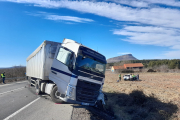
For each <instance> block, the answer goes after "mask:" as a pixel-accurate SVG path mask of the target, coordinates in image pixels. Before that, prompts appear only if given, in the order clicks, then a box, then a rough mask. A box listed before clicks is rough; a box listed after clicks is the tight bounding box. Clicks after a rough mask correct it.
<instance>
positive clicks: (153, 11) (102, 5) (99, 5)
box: [6, 0, 180, 56]
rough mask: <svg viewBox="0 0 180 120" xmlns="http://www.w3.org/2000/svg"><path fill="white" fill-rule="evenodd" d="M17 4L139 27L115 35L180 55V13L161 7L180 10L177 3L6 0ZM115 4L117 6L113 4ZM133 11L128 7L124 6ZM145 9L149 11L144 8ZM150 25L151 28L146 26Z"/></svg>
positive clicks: (153, 0) (159, 0)
mask: <svg viewBox="0 0 180 120" xmlns="http://www.w3.org/2000/svg"><path fill="white" fill-rule="evenodd" d="M6 1H9V2H16V3H28V4H33V5H34V6H38V7H45V8H67V9H71V10H75V11H79V12H82V13H91V14H95V15H98V16H103V17H106V18H109V19H113V20H117V21H123V22H124V21H125V22H128V23H137V24H138V26H131V25H130V24H127V26H125V27H124V28H122V29H117V30H113V34H116V35H123V36H126V39H124V41H127V42H130V43H134V44H147V45H156V46H165V47H169V48H171V49H173V51H169V52H167V53H166V54H165V55H166V56H169V55H170V54H172V55H173V56H174V55H175V54H174V53H178V52H179V50H180V22H179V20H180V10H179V9H176V8H171V7H162V6H159V5H158V4H163V5H168V6H176V7H180V2H179V1H176V0H105V1H112V2H97V0H91V1H83V0H79V1H71V0H57V1H51V0H6ZM113 2H114V3H113ZM123 4H124V5H129V6H133V7H137V8H133V7H127V6H124V5H123ZM144 7H145V8H144ZM45 18H46V19H51V20H66V21H67V20H69V21H74V22H78V21H79V22H82V21H83V22H85V21H86V22H90V21H91V19H89V20H90V21H89V20H88V19H86V18H83V19H79V18H76V17H74V16H58V15H48V16H46V17H45ZM144 25H148V26H144Z"/></svg>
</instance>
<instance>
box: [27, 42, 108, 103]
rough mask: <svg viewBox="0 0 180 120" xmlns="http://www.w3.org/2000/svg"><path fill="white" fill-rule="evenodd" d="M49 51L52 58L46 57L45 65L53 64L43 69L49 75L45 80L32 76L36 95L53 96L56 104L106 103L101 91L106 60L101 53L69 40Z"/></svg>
mask: <svg viewBox="0 0 180 120" xmlns="http://www.w3.org/2000/svg"><path fill="white" fill-rule="evenodd" d="M46 46H47V45H46ZM44 49H45V48H44ZM48 50H49V51H50V52H46V53H47V54H49V55H48V56H49V57H45V58H44V59H45V60H44V62H45V63H46V62H48V61H51V62H48V65H44V67H43V68H46V69H45V70H44V71H43V72H42V73H48V74H46V76H45V75H44V79H45V80H44V79H40V78H35V77H29V78H30V80H32V81H35V82H34V85H35V88H36V91H37V94H39V93H42V92H44V93H47V94H50V96H51V98H52V100H53V101H54V102H56V103H59V102H63V101H64V102H69V103H75V104H82V105H91V106H94V105H95V104H96V102H97V101H101V102H102V103H103V104H105V102H104V95H103V93H102V91H101V90H102V87H103V84H104V79H105V68H106V58H105V57H104V56H103V55H102V54H100V53H98V52H96V51H95V50H92V49H90V48H88V47H86V46H84V45H82V44H80V43H77V42H75V41H73V40H70V39H64V40H63V42H62V43H61V44H56V45H54V46H53V45H51V47H50V48H49V49H47V50H46V51H48ZM45 55H46V54H45ZM45 55H44V56H45ZM31 56H33V55H31ZM31 56H30V57H29V59H30V58H31ZM29 59H28V60H29ZM46 64H47V63H46ZM29 66H30V65H29ZM29 68H30V67H29ZM29 68H28V67H27V70H28V69H29ZM47 75H48V76H47ZM31 76H32V75H31Z"/></svg>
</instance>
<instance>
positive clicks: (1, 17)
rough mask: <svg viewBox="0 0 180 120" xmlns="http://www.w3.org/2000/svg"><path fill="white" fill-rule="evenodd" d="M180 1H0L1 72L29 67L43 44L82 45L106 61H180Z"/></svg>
mask: <svg viewBox="0 0 180 120" xmlns="http://www.w3.org/2000/svg"><path fill="white" fill-rule="evenodd" d="M179 21H180V1H177V0H163V1H162V0H103V1H102V0H89V1H88V0H73V1H71V0H38V1H37V0H0V44H1V47H0V52H1V57H0V67H11V66H15V65H26V58H27V57H28V56H29V55H30V54H31V53H32V52H33V51H34V50H35V49H36V48H37V47H38V46H39V45H40V44H41V43H42V42H43V41H44V40H51V41H56V42H62V41H63V39H64V38H69V39H73V40H75V41H77V42H81V43H82V44H84V45H85V46H88V47H90V48H92V49H94V50H98V51H99V52H100V53H102V54H104V55H105V56H106V58H107V59H108V58H111V57H116V56H120V55H123V54H128V53H131V54H133V56H135V57H136V58H137V59H180V22H179Z"/></svg>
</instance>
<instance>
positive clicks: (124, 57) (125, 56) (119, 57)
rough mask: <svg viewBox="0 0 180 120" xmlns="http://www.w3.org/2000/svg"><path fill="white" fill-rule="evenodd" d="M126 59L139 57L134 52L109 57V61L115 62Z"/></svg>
mask: <svg viewBox="0 0 180 120" xmlns="http://www.w3.org/2000/svg"><path fill="white" fill-rule="evenodd" d="M125 60H138V59H137V58H135V57H134V56H133V55H132V54H127V55H122V56H117V57H113V58H109V59H107V63H114V62H119V61H125Z"/></svg>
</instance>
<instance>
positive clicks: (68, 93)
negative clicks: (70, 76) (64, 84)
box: [66, 85, 75, 97]
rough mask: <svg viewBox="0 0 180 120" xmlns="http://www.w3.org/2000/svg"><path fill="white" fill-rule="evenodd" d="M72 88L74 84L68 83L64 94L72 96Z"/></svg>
mask: <svg viewBox="0 0 180 120" xmlns="http://www.w3.org/2000/svg"><path fill="white" fill-rule="evenodd" d="M74 89H75V87H74V86H72V85H68V89H67V93H66V95H67V96H69V97H72V96H73V93H74Z"/></svg>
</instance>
